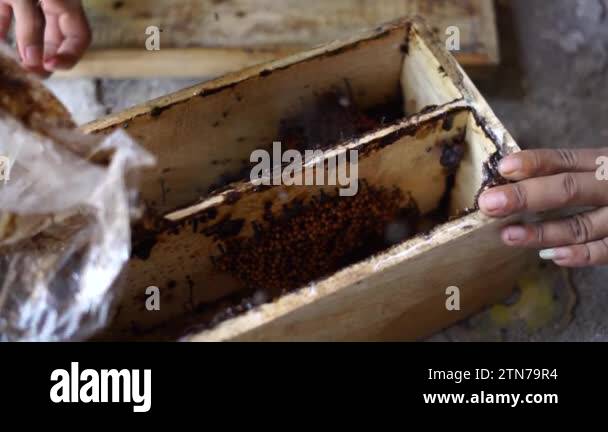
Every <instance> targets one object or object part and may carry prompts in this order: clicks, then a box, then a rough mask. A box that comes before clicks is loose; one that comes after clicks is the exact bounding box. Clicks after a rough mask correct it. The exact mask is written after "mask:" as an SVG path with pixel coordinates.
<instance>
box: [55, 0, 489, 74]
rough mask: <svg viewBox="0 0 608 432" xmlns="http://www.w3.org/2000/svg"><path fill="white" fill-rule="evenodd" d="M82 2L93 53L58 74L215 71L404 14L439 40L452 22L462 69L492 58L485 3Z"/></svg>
mask: <svg viewBox="0 0 608 432" xmlns="http://www.w3.org/2000/svg"><path fill="white" fill-rule="evenodd" d="M85 4H86V8H87V13H88V15H89V17H90V18H91V21H92V25H93V28H94V33H95V42H94V46H93V50H92V51H90V52H89V53H88V54H87V56H86V57H85V58H84V60H83V61H82V62H81V64H80V65H79V66H78V67H77V68H76V69H74V70H73V71H70V72H66V73H63V74H61V75H63V76H105V77H113V78H122V77H136V76H175V77H187V76H204V77H210V76H217V75H220V74H223V73H226V72H230V71H234V70H238V69H240V68H242V67H245V66H251V65H254V64H258V63H261V62H264V61H267V60H269V56H273V55H274V58H277V57H280V56H281V54H284V53H285V51H292V52H295V51H298V50H302V49H306V48H310V47H312V46H316V45H319V44H322V43H326V42H329V41H332V40H335V39H339V38H342V37H344V36H346V35H350V34H352V33H355V32H359V31H361V30H362V29H367V28H373V27H375V26H377V25H379V24H381V23H383V22H386V21H391V20H394V19H396V18H398V17H401V16H408V15H421V16H423V17H424V18H425V19H426V20H427V21H428V22H430V23H431V25H432V28H433V29H434V31H435V32H436V33H437V34H438V35H440V36H442V37H444V36H445V30H446V29H447V28H448V27H450V26H456V27H458V28H459V29H460V35H461V50H460V51H459V52H456V53H455V54H456V57H457V58H458V59H459V60H460V61H461V62H462V63H463V64H464V65H465V66H484V65H485V66H487V65H494V64H497V63H498V61H499V52H498V43H497V30H496V25H495V16H494V6H493V3H492V2H491V1H488V0H457V1H447V0H434V1H427V0H410V1H403V0H332V1H325V0H309V1H306V2H303V1H300V0H225V1H217V0H174V1H171V2H167V1H164V0H133V1H126V2H116V1H114V0H88V1H86V2H85ZM149 26H157V27H159V28H160V29H162V31H163V32H162V37H161V51H160V52H148V51H146V50H145V48H144V47H145V40H146V37H147V36H146V28H148V27H149ZM185 48H189V50H187V51H184V49H185ZM117 50H118V51H121V50H125V52H124V53H118V52H117ZM135 51H140V52H139V53H136V52H135Z"/></svg>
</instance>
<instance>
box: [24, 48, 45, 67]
mask: <svg viewBox="0 0 608 432" xmlns="http://www.w3.org/2000/svg"><path fill="white" fill-rule="evenodd" d="M23 60H24V63H25V64H26V65H27V66H32V67H37V66H40V62H41V60H42V48H41V47H40V46H38V45H30V46H28V47H26V48H25V59H23Z"/></svg>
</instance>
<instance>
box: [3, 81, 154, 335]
mask: <svg viewBox="0 0 608 432" xmlns="http://www.w3.org/2000/svg"><path fill="white" fill-rule="evenodd" d="M0 90H1V89H0ZM42 117H43V116H42ZM40 130H41V129H39V130H36V128H33V127H31V125H28V124H26V123H24V122H23V120H22V119H19V118H16V117H15V116H14V114H13V113H10V112H7V110H6V109H2V107H0V157H1V159H0V163H2V165H3V166H0V179H1V180H0V340H4V341H66V340H67V341H73V340H83V339H86V338H88V337H90V336H91V335H93V334H94V333H95V332H96V331H97V330H99V329H100V328H102V327H104V326H105V325H106V324H107V323H108V320H109V316H108V315H109V312H110V310H111V306H112V304H113V300H114V299H115V298H116V297H117V296H118V295H119V294H120V293H119V287H118V286H117V284H116V283H115V282H116V280H117V278H118V276H119V275H120V272H121V270H122V268H123V266H124V264H125V263H126V262H127V260H128V259H129V257H130V248H131V231H130V222H131V220H132V218H133V217H135V216H137V214H136V213H137V200H136V189H135V188H134V185H133V183H132V182H131V180H132V179H133V178H134V176H133V174H134V172H135V171H136V170H137V169H139V168H143V167H147V166H151V165H153V163H154V159H153V157H152V156H151V155H149V154H148V153H147V152H146V151H144V150H143V149H141V148H140V147H139V146H138V145H137V144H136V143H135V142H134V141H133V140H132V139H131V138H130V137H129V136H128V135H127V134H126V133H125V132H124V131H117V132H115V133H113V134H112V135H109V136H105V137H101V136H100V137H95V136H88V135H84V134H83V133H81V132H79V131H77V130H75V129H71V130H66V129H62V130H59V129H56V130H45V131H44V132H42V133H41V131H40ZM74 149H78V150H79V151H78V152H76V151H74ZM83 155H105V156H104V157H103V158H99V157H98V158H97V159H99V160H101V161H98V162H97V163H95V162H90V161H89V160H90V158H88V157H83Z"/></svg>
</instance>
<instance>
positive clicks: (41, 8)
mask: <svg viewBox="0 0 608 432" xmlns="http://www.w3.org/2000/svg"><path fill="white" fill-rule="evenodd" d="M13 15H14V16H15V36H16V39H17V46H18V50H19V55H20V56H21V62H22V64H23V67H24V68H25V69H27V70H29V71H31V72H34V73H37V74H39V75H42V76H48V75H49V74H50V73H52V72H54V71H56V70H60V69H70V68H72V67H73V66H74V65H75V64H76V63H77V62H78V61H79V60H80V58H81V57H82V55H83V54H84V52H85V51H86V49H87V48H88V46H89V44H90V43H91V30H90V27H89V24H88V21H87V18H86V15H85V13H84V10H83V8H82V3H81V1H80V0H40V1H39V0H0V38H2V39H6V36H7V33H8V31H9V29H10V25H11V21H12V17H13Z"/></svg>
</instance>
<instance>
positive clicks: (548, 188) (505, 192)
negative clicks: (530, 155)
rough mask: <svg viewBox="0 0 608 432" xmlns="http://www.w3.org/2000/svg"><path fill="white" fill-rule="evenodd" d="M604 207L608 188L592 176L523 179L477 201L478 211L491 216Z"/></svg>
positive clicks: (607, 200) (576, 175) (607, 201)
mask: <svg viewBox="0 0 608 432" xmlns="http://www.w3.org/2000/svg"><path fill="white" fill-rule="evenodd" d="M606 204H608V188H606V183H605V182H602V181H599V180H597V178H596V177H595V173H566V174H559V175H555V176H550V177H539V178H534V179H528V180H523V181H521V182H519V183H513V184H509V185H505V186H499V187H496V188H493V189H490V190H488V191H486V192H484V193H483V194H482V195H481V197H480V198H479V208H480V209H481V211H482V212H483V213H485V214H486V215H488V216H492V217H504V216H508V215H511V214H515V213H521V212H525V211H531V212H542V211H546V210H555V209H560V208H565V207H574V206H579V205H580V206H598V207H599V206H602V205H606Z"/></svg>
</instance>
